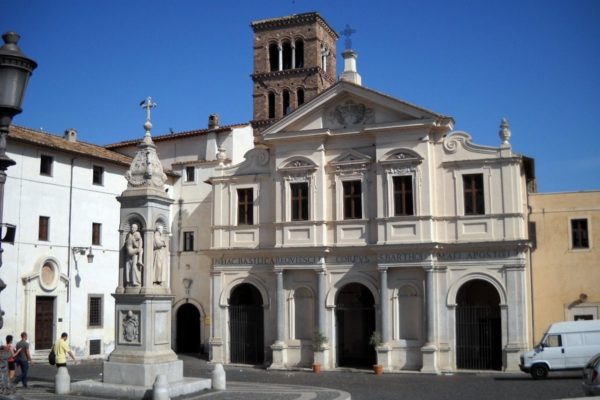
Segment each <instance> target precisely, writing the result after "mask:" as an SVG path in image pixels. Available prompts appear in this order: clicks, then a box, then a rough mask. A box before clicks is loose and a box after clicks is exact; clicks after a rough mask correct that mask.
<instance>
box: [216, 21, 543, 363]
mask: <svg viewBox="0 0 600 400" xmlns="http://www.w3.org/2000/svg"><path fill="white" fill-rule="evenodd" d="M286 18H289V17H286ZM270 21H271V24H273V25H276V24H274V23H273V20H270ZM276 29H277V28H273V30H274V31H275V30H276ZM255 50H256V49H255ZM262 50H263V51H264V52H265V54H270V53H269V51H270V50H269V47H268V46H264V48H263V49H262ZM255 54H256V53H255ZM343 56H344V62H345V70H344V73H343V74H342V78H341V80H340V81H338V82H337V83H335V84H333V85H332V86H330V87H329V88H327V89H325V90H323V91H322V92H320V93H319V94H318V95H317V96H316V97H314V98H313V99H311V100H309V101H307V102H306V103H305V104H303V105H302V106H301V107H299V108H298V109H296V110H295V111H293V112H291V113H288V114H287V115H285V116H284V117H283V118H282V119H280V120H277V121H271V123H269V124H268V126H267V127H266V128H265V129H263V130H262V131H261V132H260V133H259V134H257V133H256V132H255V142H256V143H257V145H256V146H255V148H254V149H253V150H251V151H249V152H248V153H247V154H246V159H245V161H244V162H242V163H240V164H237V165H230V166H222V167H218V168H216V169H215V175H214V176H213V177H212V178H211V179H210V182H211V183H212V185H213V191H212V207H213V212H212V214H213V224H212V238H211V248H210V250H209V251H207V252H206V254H207V255H209V256H210V258H211V260H212V261H211V267H210V281H211V315H212V321H211V332H210V336H211V337H210V342H209V348H210V359H211V360H212V361H214V362H224V363H251V364H265V365H270V366H271V368H283V369H285V368H294V367H307V366H310V365H311V364H312V363H313V362H314V361H315V360H319V361H320V362H321V363H322V368H324V369H329V368H334V367H342V366H348V367H357V366H358V367H361V366H371V365H372V364H374V363H378V364H382V365H383V366H384V369H385V370H388V371H391V370H421V371H425V372H439V371H452V370H456V369H496V370H500V369H503V370H518V362H519V353H520V352H522V351H523V350H525V348H526V347H527V343H528V335H529V329H528V316H529V306H528V286H527V281H528V278H527V270H526V265H527V256H528V251H529V244H528V240H527V184H528V181H529V180H530V179H532V177H530V176H529V174H528V170H529V168H528V165H529V163H530V160H529V159H527V158H526V157H523V156H520V155H518V154H516V153H514V152H513V151H512V148H511V144H510V142H509V139H510V129H509V127H508V123H507V122H506V121H502V124H501V127H500V132H499V134H500V139H499V146H498V147H486V146H480V145H477V144H475V143H473V142H472V138H471V136H470V135H469V134H467V133H465V132H453V131H452V128H453V123H454V121H453V120H452V118H450V117H447V116H444V115H442V114H438V113H435V112H432V111H429V110H427V109H424V108H422V107H418V106H415V105H412V104H409V103H407V102H405V101H402V100H398V99H395V98H392V97H389V96H386V95H384V94H381V93H379V92H377V91H374V90H371V89H368V88H365V87H363V86H362V85H361V79H360V75H359V74H358V72H357V70H356V53H354V52H353V51H352V50H350V49H347V50H346V51H345V52H344V53H343ZM255 57H256V56H255ZM265 62H266V61H265ZM267 89H268V88H267ZM266 92H267V93H268V90H267V91H266ZM266 96H268V94H267V95H265V98H266V99H267V100H266V101H267V104H268V97H266ZM255 104H257V100H256V93H255ZM255 119H260V118H257V113H256V109H255ZM317 336H320V337H321V338H322V339H323V338H324V343H323V344H322V346H318V347H315V343H316V337H317ZM378 339H380V340H378ZM318 344H320V343H318ZM371 345H374V346H373V347H372V346H371Z"/></svg>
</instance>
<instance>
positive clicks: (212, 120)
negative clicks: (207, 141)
mask: <svg viewBox="0 0 600 400" xmlns="http://www.w3.org/2000/svg"><path fill="white" fill-rule="evenodd" d="M218 127H219V114H210V115H209V116H208V129H217V128H218Z"/></svg>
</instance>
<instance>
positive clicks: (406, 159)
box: [380, 149, 423, 169]
mask: <svg viewBox="0 0 600 400" xmlns="http://www.w3.org/2000/svg"><path fill="white" fill-rule="evenodd" d="M421 162H423V157H421V156H420V155H418V154H417V153H415V152H413V151H412V150H407V149H402V150H394V151H392V152H390V153H388V155H386V156H385V157H383V160H381V162H380V163H381V164H382V165H383V166H384V167H385V168H386V169H392V168H393V169H398V168H401V169H406V168H409V167H411V166H413V167H414V166H416V165H418V164H420V163H421ZM412 169H414V168H412Z"/></svg>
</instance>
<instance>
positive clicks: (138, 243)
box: [125, 223, 144, 287]
mask: <svg viewBox="0 0 600 400" xmlns="http://www.w3.org/2000/svg"><path fill="white" fill-rule="evenodd" d="M138 229H139V227H138V224H135V223H134V224H131V231H130V232H129V233H128V234H127V238H126V239H125V250H126V252H127V262H126V271H125V275H126V276H125V280H126V282H127V286H134V287H135V286H140V285H141V284H142V269H143V268H144V264H142V256H143V255H144V241H143V240H142V234H141V233H140V232H139V230H138Z"/></svg>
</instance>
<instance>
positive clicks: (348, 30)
mask: <svg viewBox="0 0 600 400" xmlns="http://www.w3.org/2000/svg"><path fill="white" fill-rule="evenodd" d="M340 33H341V34H342V36H344V37H345V39H344V45H345V46H346V50H350V49H351V48H352V40H351V39H350V36H351V35H352V34H353V33H356V29H352V27H351V26H350V25H349V24H346V27H345V28H344V30H343V31H341V32H340Z"/></svg>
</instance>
